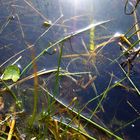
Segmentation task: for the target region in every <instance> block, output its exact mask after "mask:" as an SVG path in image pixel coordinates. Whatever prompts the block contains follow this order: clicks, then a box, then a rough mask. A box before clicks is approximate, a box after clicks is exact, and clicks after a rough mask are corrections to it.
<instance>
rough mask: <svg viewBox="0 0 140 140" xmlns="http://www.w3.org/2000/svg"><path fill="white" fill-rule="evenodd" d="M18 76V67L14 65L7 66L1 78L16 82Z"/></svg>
mask: <svg viewBox="0 0 140 140" xmlns="http://www.w3.org/2000/svg"><path fill="white" fill-rule="evenodd" d="M19 78H20V69H19V68H18V67H17V66H16V65H10V66H8V67H7V68H6V69H5V71H4V73H3V76H2V80H10V79H11V80H13V82H16V81H17V80H18V79H19Z"/></svg>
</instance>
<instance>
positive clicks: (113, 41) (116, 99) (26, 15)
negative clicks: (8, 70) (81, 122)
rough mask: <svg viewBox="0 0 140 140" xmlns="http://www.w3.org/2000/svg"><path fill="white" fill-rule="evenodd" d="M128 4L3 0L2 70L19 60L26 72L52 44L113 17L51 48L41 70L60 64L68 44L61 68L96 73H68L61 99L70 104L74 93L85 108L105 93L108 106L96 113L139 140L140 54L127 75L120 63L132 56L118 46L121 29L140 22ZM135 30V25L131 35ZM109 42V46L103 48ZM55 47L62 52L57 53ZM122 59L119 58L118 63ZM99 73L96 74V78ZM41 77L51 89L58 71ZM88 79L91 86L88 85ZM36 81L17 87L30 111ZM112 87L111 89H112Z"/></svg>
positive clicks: (0, 2) (122, 133)
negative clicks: (32, 90)
mask: <svg viewBox="0 0 140 140" xmlns="http://www.w3.org/2000/svg"><path fill="white" fill-rule="evenodd" d="M125 2H126V1H125V0H112V1H110V0H99V1H97V0H73V1H72V0H22V1H21V0H0V70H1V72H2V71H3V70H4V69H5V67H6V66H8V65H11V64H13V63H15V64H16V65H18V66H19V67H20V70H21V71H22V70H23V69H24V68H25V67H26V66H27V65H28V64H29V63H30V62H31V61H32V59H33V57H35V56H37V55H38V54H40V53H41V52H42V51H43V50H44V49H46V48H48V47H49V46H50V45H51V44H53V43H55V42H57V41H58V40H60V39H62V38H63V37H65V36H67V35H69V34H71V33H75V32H77V31H79V30H80V29H85V28H86V27H87V26H89V25H90V24H95V25H96V24H97V23H100V22H103V21H105V22H106V21H107V22H106V23H105V24H101V25H98V26H95V27H94V30H92V31H91V30H89V31H86V32H82V33H81V34H78V35H76V36H74V37H71V38H69V39H67V40H66V41H64V42H63V43H60V44H57V45H56V46H54V47H52V48H50V49H49V50H48V51H47V52H46V53H43V55H41V57H39V59H38V60H37V61H36V64H37V70H38V71H40V70H43V69H45V70H51V69H54V68H56V67H57V66H58V59H59V57H60V55H59V53H60V52H61V49H60V48H61V46H62V45H63V52H62V59H61V64H60V66H61V68H62V69H64V70H67V71H68V72H71V73H72V72H76V73H80V72H81V73H82V72H90V74H89V73H87V74H82V75H81V76H79V77H78V76H74V80H72V78H71V77H67V76H64V77H62V78H61V79H59V80H60V81H59V84H58V85H59V93H58V97H57V98H58V99H59V100H60V101H62V102H63V103H64V104H67V105H68V104H69V103H70V102H71V100H72V99H73V98H74V97H77V98H78V104H77V106H76V109H81V108H83V107H84V105H85V104H86V103H87V102H88V101H90V100H91V99H93V98H94V97H96V96H98V95H101V94H102V93H104V95H105V97H104V98H103V101H102V102H101V103H102V106H100V107H99V108H98V109H97V113H96V115H97V116H98V118H100V120H101V121H102V123H103V124H105V126H106V127H108V128H109V129H110V130H112V131H113V132H115V133H116V134H118V135H119V136H121V137H122V138H124V139H126V140H139V139H140V134H139V129H140V120H139V118H140V113H139V111H140V108H139V101H140V99H139V94H140V92H139V91H138V90H139V89H140V84H139V80H140V78H139V75H140V70H139V68H140V64H139V58H136V60H135V61H134V62H133V67H132V69H131V68H130V73H129V77H127V76H126V75H125V72H124V71H123V68H122V67H121V65H120V64H122V63H123V62H125V60H126V59H127V56H126V57H125V56H122V57H119V56H120V55H121V54H122V49H121V48H120V46H119V45H118V40H119V39H117V38H113V37H114V35H116V33H120V34H125V33H126V32H127V31H128V30H129V29H130V28H131V27H132V26H133V25H134V23H135V17H134V15H126V14H125V13H124V7H125ZM131 3H135V0H131ZM139 13H140V8H139V7H137V11H136V14H137V17H136V18H137V19H138V21H139V20H140V16H139ZM45 21H46V22H50V23H51V25H47V24H46V25H44V22H45ZM133 32H134V29H133V30H132V31H131V33H133ZM91 34H93V35H91ZM137 39H139V38H138V37H137V35H134V36H133V38H132V42H135V41H136V40H137ZM103 42H104V44H103V45H101V46H99V45H100V44H101V43H103ZM91 44H92V46H93V44H94V46H95V48H94V49H95V50H96V51H95V53H93V54H91V53H90V51H89V50H90V49H91V48H90V47H91ZM97 47H98V48H97ZM138 47H139V45H136V48H138ZM31 48H33V50H32V49H31ZM54 48H56V52H55V53H54V54H53V51H54V50H53V49H54ZM118 57H119V59H117V61H115V60H116V58H118ZM16 61H17V62H16ZM125 69H126V72H128V71H129V70H128V69H127V66H126V67H125ZM32 72H33V69H32V68H29V69H27V70H26V71H25V72H24V73H23V75H22V77H21V79H22V78H24V77H26V76H27V75H29V74H32ZM94 76H96V78H95V79H94ZM124 78H125V79H124ZM42 79H43V80H42ZM92 79H94V80H92ZM121 79H124V80H123V81H122V83H121V84H122V85H121V86H116V87H114V88H111V89H110V87H111V86H113V85H114V84H115V83H116V82H117V81H119V80H121ZM39 80H40V81H41V82H42V81H43V82H45V85H47V86H48V89H49V90H50V91H53V90H54V86H55V85H54V83H55V77H54V75H52V77H51V76H50V75H49V76H48V75H47V78H46V77H45V76H44V77H41V78H40V79H39ZM90 80H91V82H90ZM75 81H76V82H75ZM88 81H89V85H86V83H88ZM32 82H33V81H26V82H23V83H22V84H21V85H20V87H16V88H15V89H14V90H16V91H15V92H17V95H18V96H19V97H20V98H21V100H23V102H24V107H25V110H26V111H27V112H32V111H31V110H32V109H33V106H32V104H33V103H32V102H33V100H32V99H33V96H32V95H30V92H31V89H32V88H33V86H32ZM133 84H134V85H135V86H136V87H134V85H133ZM1 87H2V85H1ZM108 89H110V90H109V91H107V90H108ZM136 90H137V91H136ZM105 91H107V92H105ZM57 92H58V91H57ZM26 94H28V98H31V99H30V100H29V99H26V98H27V97H26V96H27V95H26ZM25 95H26V96H25ZM4 99H5V100H7V104H6V103H5V108H7V109H8V108H9V106H10V103H11V97H8V95H4ZM100 99H101V98H98V99H97V100H95V101H93V102H91V103H89V104H88V105H87V107H86V108H85V109H84V110H83V114H85V115H86V116H90V115H91V114H92V113H93V111H94V110H95V109H96V107H97V106H98V103H99V101H100ZM42 102H45V101H44V99H43V97H40V98H39V105H38V110H40V111H41V110H42V109H41V108H42V106H43V105H42V104H43V103H42ZM44 104H45V103H44ZM44 106H46V105H44Z"/></svg>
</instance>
